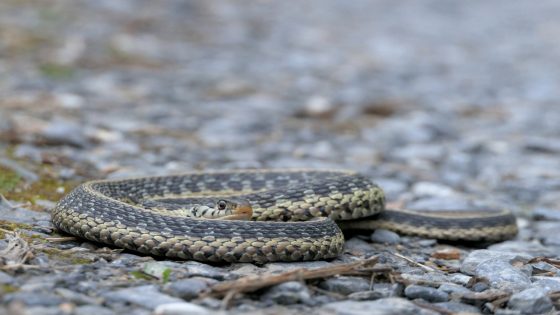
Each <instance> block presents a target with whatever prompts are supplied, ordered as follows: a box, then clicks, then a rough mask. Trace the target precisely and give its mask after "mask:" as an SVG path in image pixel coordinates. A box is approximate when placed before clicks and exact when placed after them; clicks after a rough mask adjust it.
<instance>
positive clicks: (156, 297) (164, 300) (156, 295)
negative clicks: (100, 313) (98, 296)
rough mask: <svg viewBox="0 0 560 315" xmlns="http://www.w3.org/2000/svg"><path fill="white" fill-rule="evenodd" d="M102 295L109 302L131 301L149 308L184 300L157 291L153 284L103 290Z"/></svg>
mask: <svg viewBox="0 0 560 315" xmlns="http://www.w3.org/2000/svg"><path fill="white" fill-rule="evenodd" d="M102 296H103V297H104V298H105V299H106V300H107V301H110V302H120V303H132V304H135V305H138V306H141V307H144V308H147V309H151V310H153V309H155V308H156V307H157V306H159V305H162V304H169V303H183V302H184V301H183V300H181V299H178V298H175V297H172V296H169V295H167V294H163V293H161V292H159V291H158V289H157V287H156V286H154V285H145V286H140V287H132V288H126V289H120V290H117V291H112V292H105V293H103V294H102Z"/></svg>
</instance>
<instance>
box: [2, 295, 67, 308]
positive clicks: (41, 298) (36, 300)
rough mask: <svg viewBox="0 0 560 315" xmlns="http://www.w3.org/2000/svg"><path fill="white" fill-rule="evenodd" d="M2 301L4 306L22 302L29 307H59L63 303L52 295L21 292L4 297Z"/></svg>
mask: <svg viewBox="0 0 560 315" xmlns="http://www.w3.org/2000/svg"><path fill="white" fill-rule="evenodd" d="M1 301H2V303H3V304H4V303H5V304H7V303H12V302H20V303H22V304H25V305H27V306H57V305H59V304H61V303H62V302H63V300H62V299H61V298H60V297H58V296H56V295H54V294H52V293H43V292H34V293H30V292H21V291H19V292H15V293H10V294H6V295H4V297H3V298H2V299H1Z"/></svg>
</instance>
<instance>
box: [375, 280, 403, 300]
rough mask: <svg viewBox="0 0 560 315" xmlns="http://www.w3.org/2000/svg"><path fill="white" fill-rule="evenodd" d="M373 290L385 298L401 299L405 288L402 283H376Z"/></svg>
mask: <svg viewBox="0 0 560 315" xmlns="http://www.w3.org/2000/svg"><path fill="white" fill-rule="evenodd" d="M372 290H373V291H374V292H378V293H380V294H381V296H382V297H385V298H389V297H399V296H402V295H403V292H404V286H403V285H402V284H400V283H374V284H373V287H372Z"/></svg>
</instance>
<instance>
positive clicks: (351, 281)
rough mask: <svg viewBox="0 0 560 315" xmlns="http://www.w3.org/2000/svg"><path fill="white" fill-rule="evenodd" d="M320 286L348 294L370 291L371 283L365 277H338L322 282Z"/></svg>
mask: <svg viewBox="0 0 560 315" xmlns="http://www.w3.org/2000/svg"><path fill="white" fill-rule="evenodd" d="M319 287H320V288H321V289H324V290H328V291H331V292H335V293H340V294H344V295H348V294H350V293H354V292H360V291H368V290H369V287H370V284H369V281H367V280H366V279H364V278H358V277H338V278H330V279H327V280H325V281H323V282H321V283H320V284H319Z"/></svg>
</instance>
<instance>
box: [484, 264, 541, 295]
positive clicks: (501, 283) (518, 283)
mask: <svg viewBox="0 0 560 315" xmlns="http://www.w3.org/2000/svg"><path fill="white" fill-rule="evenodd" d="M474 274H475V275H476V276H478V277H484V278H486V279H488V281H489V284H490V287H492V288H495V289H501V290H504V291H508V292H516V291H519V290H523V289H525V288H527V287H529V286H530V285H531V280H530V279H529V276H528V275H527V274H526V273H524V272H523V271H522V270H521V269H519V268H515V267H513V266H512V265H511V264H510V263H508V262H507V261H502V260H497V261H484V262H482V263H480V264H479V265H478V266H477V267H476V269H475V273H474Z"/></svg>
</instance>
